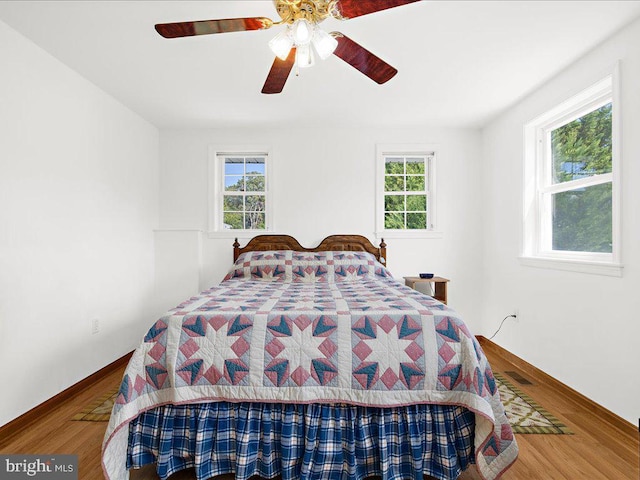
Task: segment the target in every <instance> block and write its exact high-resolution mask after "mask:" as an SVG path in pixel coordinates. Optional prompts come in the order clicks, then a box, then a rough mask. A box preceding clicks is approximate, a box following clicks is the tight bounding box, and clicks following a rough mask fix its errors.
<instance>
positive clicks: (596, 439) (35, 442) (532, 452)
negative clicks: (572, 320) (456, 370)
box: [0, 339, 640, 480]
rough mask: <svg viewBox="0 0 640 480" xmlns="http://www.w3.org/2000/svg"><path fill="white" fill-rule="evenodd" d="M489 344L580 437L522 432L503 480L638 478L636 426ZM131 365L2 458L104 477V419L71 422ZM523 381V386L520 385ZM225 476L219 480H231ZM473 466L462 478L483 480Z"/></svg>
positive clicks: (32, 429) (20, 434)
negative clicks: (57, 461)
mask: <svg viewBox="0 0 640 480" xmlns="http://www.w3.org/2000/svg"><path fill="white" fill-rule="evenodd" d="M481 340H482V342H481V343H482V346H483V349H484V350H485V352H486V354H487V357H488V358H489V361H490V363H491V365H492V368H493V370H494V371H496V372H505V371H515V372H517V373H519V374H520V375H522V376H524V377H525V378H527V379H528V380H530V381H531V382H532V384H531V385H521V384H517V383H516V384H517V386H518V388H519V389H520V390H522V391H523V392H525V393H527V394H528V395H529V396H531V397H533V398H534V399H535V400H536V401H537V402H538V403H540V404H541V405H542V406H544V407H545V408H546V409H547V410H549V411H550V412H551V413H552V414H554V415H555V416H556V417H557V418H558V419H559V420H560V421H562V422H564V423H565V424H566V425H567V426H568V427H569V428H570V429H571V430H572V431H573V432H574V433H575V434H574V435H534V434H528V435H516V438H517V441H518V445H519V447H520V455H519V458H518V460H517V461H516V463H515V464H514V465H513V466H512V467H511V469H509V470H508V471H507V472H506V473H505V474H504V475H503V476H502V477H501V478H502V479H503V480H556V479H558V480H560V479H567V480H582V479H585V480H586V479H589V480H625V479H629V480H637V479H638V478H640V472H639V468H638V448H639V444H638V432H637V430H636V428H635V426H634V425H631V424H629V423H628V422H625V421H623V420H621V419H619V418H618V417H615V415H613V414H611V415H610V416H606V415H605V416H604V418H603V416H602V415H600V414H598V411H597V409H598V407H597V406H595V405H594V404H592V403H591V402H590V401H588V400H586V399H584V398H581V396H580V395H579V394H576V392H573V391H571V390H570V389H568V388H567V387H563V386H562V385H561V384H559V383H558V382H557V381H555V380H553V379H551V378H550V377H548V376H547V375H546V374H544V373H542V372H540V371H539V370H536V369H535V368H534V367H531V366H530V365H528V364H526V363H524V362H522V361H521V360H518V359H517V358H515V357H513V356H512V355H511V354H509V353H508V352H504V351H503V350H501V349H500V348H499V347H497V346H495V344H493V343H491V342H489V341H487V340H485V339H481ZM123 370H124V367H118V368H117V369H115V370H113V371H111V372H110V373H107V374H105V375H104V376H103V377H102V378H100V379H97V380H96V381H95V382H94V383H93V384H92V385H91V386H89V387H88V388H86V389H85V390H83V391H80V392H77V393H76V394H75V395H73V396H72V397H71V398H68V399H67V400H66V401H64V402H63V403H62V404H58V405H55V406H52V408H51V409H50V410H49V411H48V412H47V413H45V414H44V415H42V416H40V417H38V418H37V419H35V421H34V422H33V423H31V424H30V425H29V426H28V427H27V428H25V429H23V430H22V431H17V432H16V431H15V429H14V430H10V431H8V430H7V429H6V428H2V429H0V453H4V454H52V453H53V454H55V453H58V454H70V453H71V454H77V455H78V461H79V478H80V479H81V480H93V479H101V478H103V475H102V470H101V467H100V450H101V444H102V438H103V435H104V432H105V428H106V423H104V422H78V421H72V420H71V418H72V417H73V416H74V415H75V414H76V413H78V412H79V411H80V410H82V408H83V407H84V406H85V405H86V404H88V403H90V402H91V401H92V400H93V399H95V398H97V397H99V396H101V395H102V394H103V393H104V392H105V391H107V390H108V389H110V388H114V387H116V386H117V385H118V384H119V383H120V379H121V377H122V374H123ZM513 383H515V382H513ZM131 478H132V479H133V480H143V479H144V480H146V479H156V478H158V477H157V476H156V475H155V472H154V471H153V470H152V469H143V470H141V471H137V472H135V473H132V475H131ZM193 478H195V476H194V475H193V472H191V471H186V472H180V473H178V474H176V475H174V476H172V477H171V479H172V480H187V479H193ZM232 478H233V477H232V476H230V475H225V476H221V477H216V480H231V479H232ZM480 479H481V477H480V475H479V474H478V473H477V471H476V470H475V468H473V467H472V468H471V469H469V470H467V471H466V472H464V473H463V474H462V476H461V477H460V480H480Z"/></svg>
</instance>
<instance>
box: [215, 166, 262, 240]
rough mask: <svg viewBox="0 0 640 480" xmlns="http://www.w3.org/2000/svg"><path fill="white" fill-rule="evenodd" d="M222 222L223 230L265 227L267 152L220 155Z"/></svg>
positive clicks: (259, 228)
mask: <svg viewBox="0 0 640 480" xmlns="http://www.w3.org/2000/svg"><path fill="white" fill-rule="evenodd" d="M223 161H224V166H223V169H224V174H223V182H224V188H223V194H222V197H223V198H222V226H223V228H224V229H226V230H264V229H265V228H266V214H267V213H266V203H267V195H266V178H267V172H266V161H267V159H266V155H228V156H224V157H223Z"/></svg>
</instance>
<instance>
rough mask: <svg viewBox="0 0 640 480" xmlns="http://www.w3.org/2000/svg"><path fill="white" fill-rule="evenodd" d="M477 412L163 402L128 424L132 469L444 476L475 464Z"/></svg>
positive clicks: (312, 476)
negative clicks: (153, 466)
mask: <svg viewBox="0 0 640 480" xmlns="http://www.w3.org/2000/svg"><path fill="white" fill-rule="evenodd" d="M473 436H474V415H473V413H471V412H470V411H468V410H467V409H465V408H463V407H459V406H454V405H412V406H406V407H395V408H378V407H362V406H356V405H346V404H310V405H298V404H269V403H228V402H216V403H202V404H189V405H165V406H161V407H157V408H155V409H152V410H149V411H147V412H144V413H142V414H141V415H140V416H139V417H137V418H136V419H135V420H134V421H133V422H131V424H130V427H129V445H128V452H127V468H140V467H142V466H144V465H146V464H149V463H156V464H157V467H156V468H157V472H158V475H159V476H160V478H161V479H162V480H165V479H166V478H167V477H169V476H170V475H171V474H173V473H175V472H177V471H179V470H183V469H185V468H191V467H194V468H195V472H196V476H197V478H198V480H206V479H209V478H211V477H213V476H216V475H222V474H224V473H235V476H236V479H237V480H248V479H249V478H250V477H252V476H254V475H258V476H260V477H262V478H273V477H276V476H278V475H279V476H281V477H282V480H363V479H364V478H366V477H369V476H379V477H382V479H383V480H409V479H415V480H422V478H423V475H431V476H432V477H435V478H437V479H440V480H451V479H455V478H458V476H459V475H460V474H461V473H462V471H464V470H465V469H466V468H467V467H468V466H469V464H471V463H474V461H475V460H474V456H473V451H474V445H473Z"/></svg>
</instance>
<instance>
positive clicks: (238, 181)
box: [224, 175, 244, 192]
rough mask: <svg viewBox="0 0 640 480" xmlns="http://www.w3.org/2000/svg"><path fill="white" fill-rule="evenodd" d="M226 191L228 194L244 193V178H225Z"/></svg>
mask: <svg viewBox="0 0 640 480" xmlns="http://www.w3.org/2000/svg"><path fill="white" fill-rule="evenodd" d="M224 189H225V190H226V191H227V192H242V191H243V190H244V178H243V177H238V176H235V175H233V176H225V177H224Z"/></svg>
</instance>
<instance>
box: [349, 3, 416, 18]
mask: <svg viewBox="0 0 640 480" xmlns="http://www.w3.org/2000/svg"><path fill="white" fill-rule="evenodd" d="M418 1H420V0H338V3H337V4H336V8H337V9H338V11H339V12H340V17H341V19H342V20H346V19H348V18H354V17H359V16H361V15H367V14H369V13H375V12H379V11H381V10H386V9H388V8H393V7H401V6H402V5H408V4H410V3H413V2H418Z"/></svg>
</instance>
